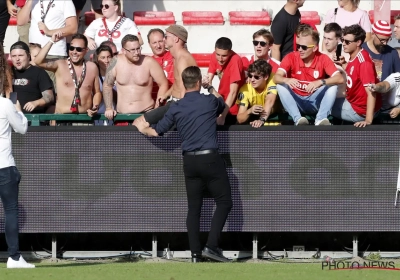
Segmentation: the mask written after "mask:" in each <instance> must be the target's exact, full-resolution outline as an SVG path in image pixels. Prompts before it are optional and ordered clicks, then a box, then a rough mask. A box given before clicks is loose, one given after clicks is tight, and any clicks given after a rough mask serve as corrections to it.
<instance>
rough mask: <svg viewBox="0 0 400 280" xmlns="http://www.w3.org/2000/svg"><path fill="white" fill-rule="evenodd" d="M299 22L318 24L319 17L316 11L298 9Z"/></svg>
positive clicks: (319, 21)
mask: <svg viewBox="0 0 400 280" xmlns="http://www.w3.org/2000/svg"><path fill="white" fill-rule="evenodd" d="M300 13H301V22H303V23H308V24H310V25H320V24H321V18H320V16H319V14H318V12H316V11H300Z"/></svg>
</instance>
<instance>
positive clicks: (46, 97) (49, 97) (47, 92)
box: [42, 90, 54, 104]
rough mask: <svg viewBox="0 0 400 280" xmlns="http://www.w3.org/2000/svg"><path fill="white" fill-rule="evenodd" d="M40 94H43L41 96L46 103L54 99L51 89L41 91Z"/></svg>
mask: <svg viewBox="0 0 400 280" xmlns="http://www.w3.org/2000/svg"><path fill="white" fill-rule="evenodd" d="M42 96H43V97H42V98H43V100H44V101H46V104H50V103H53V101H54V95H53V93H52V92H51V90H45V91H42Z"/></svg>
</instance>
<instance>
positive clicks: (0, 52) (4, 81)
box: [0, 43, 12, 94]
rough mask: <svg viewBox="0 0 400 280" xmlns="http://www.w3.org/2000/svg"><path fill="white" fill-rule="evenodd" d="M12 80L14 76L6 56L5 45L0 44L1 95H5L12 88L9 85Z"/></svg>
mask: <svg viewBox="0 0 400 280" xmlns="http://www.w3.org/2000/svg"><path fill="white" fill-rule="evenodd" d="M11 78H12V74H11V71H10V67H9V66H8V63H7V59H6V56H5V54H4V48H3V44H1V43H0V93H2V94H5V93H6V91H7V89H9V88H10V87H11V85H10V83H9V82H10V80H11Z"/></svg>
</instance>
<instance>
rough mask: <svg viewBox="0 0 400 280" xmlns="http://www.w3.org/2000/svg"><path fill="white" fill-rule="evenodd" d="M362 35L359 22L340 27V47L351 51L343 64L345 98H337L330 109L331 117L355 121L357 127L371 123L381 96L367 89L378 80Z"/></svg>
mask: <svg viewBox="0 0 400 280" xmlns="http://www.w3.org/2000/svg"><path fill="white" fill-rule="evenodd" d="M365 37H366V34H365V31H364V29H363V28H362V27H361V26H359V25H358V24H354V25H350V26H346V27H345V28H343V38H342V42H343V50H344V52H345V53H348V54H350V60H349V62H348V64H347V66H346V74H347V87H346V98H339V99H337V100H336V101H335V104H334V105H333V108H332V115H333V116H335V117H336V118H340V119H342V120H345V121H351V122H354V126H356V127H365V126H367V125H370V124H371V123H372V120H373V118H374V113H376V112H378V111H379V109H380V108H381V106H382V97H381V95H380V94H376V93H375V92H372V91H371V90H370V88H369V86H370V85H371V84H376V83H378V82H379V80H378V76H377V74H376V70H375V65H374V63H373V61H372V59H371V57H370V55H369V53H368V52H367V51H366V50H364V49H362V48H361V45H362V44H363V42H364V40H365Z"/></svg>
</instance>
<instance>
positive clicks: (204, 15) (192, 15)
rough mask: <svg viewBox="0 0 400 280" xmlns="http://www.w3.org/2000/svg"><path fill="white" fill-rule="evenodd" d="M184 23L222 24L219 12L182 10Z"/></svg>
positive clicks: (222, 20)
mask: <svg viewBox="0 0 400 280" xmlns="http://www.w3.org/2000/svg"><path fill="white" fill-rule="evenodd" d="M182 19H183V24H184V25H223V24H224V18H223V16H222V13H221V12H182Z"/></svg>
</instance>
